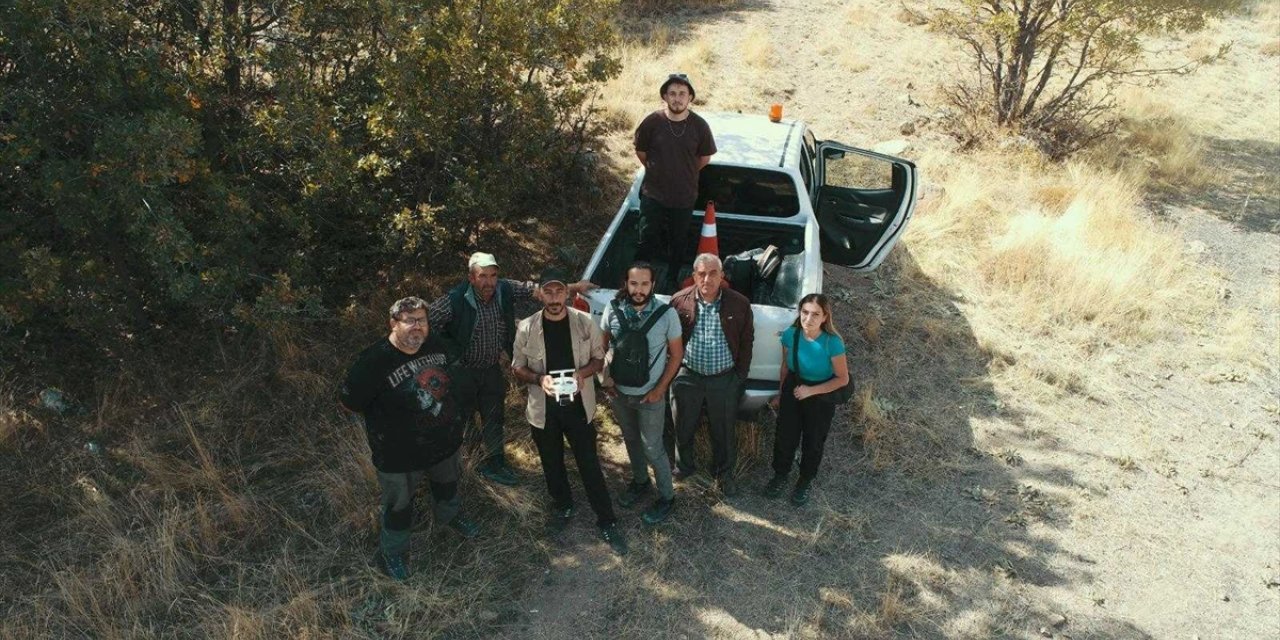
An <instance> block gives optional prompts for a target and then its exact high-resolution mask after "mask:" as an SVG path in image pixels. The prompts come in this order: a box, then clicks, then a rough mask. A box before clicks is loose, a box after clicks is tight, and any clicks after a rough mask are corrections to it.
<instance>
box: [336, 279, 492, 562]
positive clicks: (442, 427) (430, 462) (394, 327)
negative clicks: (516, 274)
mask: <svg viewBox="0 0 1280 640" xmlns="http://www.w3.org/2000/svg"><path fill="white" fill-rule="evenodd" d="M390 315H391V318H390V327H391V332H390V334H389V335H388V336H387V337H386V338H382V339H379V340H378V341H377V342H375V343H373V344H372V345H371V346H369V347H368V348H366V349H365V350H364V351H362V352H360V355H359V356H358V357H357V358H356V361H355V364H353V365H351V369H350V370H348V371H347V377H346V381H345V382H344V383H343V385H342V391H341V394H340V395H339V401H340V402H341V404H342V407H343V408H344V409H345V410H346V411H348V412H349V413H353V414H360V415H361V416H362V417H363V418H364V428H365V435H366V436H367V437H368V440H369V451H370V452H371V453H372V454H373V466H374V468H375V469H376V470H377V477H378V486H379V487H380V488H381V490H382V532H381V534H380V536H379V542H378V555H377V562H378V567H379V568H380V569H381V570H382V571H383V572H384V573H386V574H387V575H388V576H390V577H392V578H394V579H396V580H404V579H406V578H408V577H409V565H408V562H407V560H406V554H407V552H408V549H409V533H410V529H411V528H412V525H413V496H414V493H415V491H416V490H417V487H418V485H419V484H420V483H421V482H422V479H423V477H424V476H425V477H426V478H427V479H428V480H429V482H430V484H431V498H432V503H433V511H434V515H435V522H436V523H437V524H444V525H447V526H448V527H450V528H452V529H453V530H455V531H457V532H458V533H459V534H461V535H462V536H463V537H464V538H473V537H475V536H476V534H478V533H479V527H478V526H477V525H476V524H475V523H473V522H471V521H470V520H467V519H466V518H463V517H462V516H461V515H460V513H459V512H460V510H461V509H460V508H461V501H460V500H459V498H458V477H459V475H460V473H461V469H462V465H461V462H460V459H459V453H458V451H459V448H460V447H461V445H462V421H461V420H460V419H459V416H458V410H457V405H456V403H455V402H454V400H453V397H452V395H451V394H450V392H449V386H450V377H451V376H450V367H449V358H448V355H447V354H446V352H445V345H444V342H443V341H442V340H441V339H440V338H439V337H437V336H435V335H433V334H432V333H431V330H430V326H429V321H428V320H427V303H426V301H424V300H422V299H421V298H416V297H408V298H402V299H400V300H397V301H396V302H395V304H393V305H391V309H390Z"/></svg>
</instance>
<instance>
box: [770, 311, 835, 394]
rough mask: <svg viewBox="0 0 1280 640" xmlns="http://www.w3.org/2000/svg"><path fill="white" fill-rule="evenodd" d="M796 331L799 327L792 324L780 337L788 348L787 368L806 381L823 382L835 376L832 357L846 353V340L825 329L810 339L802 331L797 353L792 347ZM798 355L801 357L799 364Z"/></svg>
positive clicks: (783, 345) (784, 346)
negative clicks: (792, 350)
mask: <svg viewBox="0 0 1280 640" xmlns="http://www.w3.org/2000/svg"><path fill="white" fill-rule="evenodd" d="M796 331H799V329H797V328H796V326H795V325H791V326H790V327H787V330H786V331H783V332H782V337H781V338H779V339H778V341H779V342H781V343H782V347H783V348H784V349H786V350H787V368H788V369H790V370H791V371H792V373H795V374H796V375H797V376H799V377H800V379H802V380H804V381H806V382H815V383H822V382H826V381H827V380H830V379H831V378H833V377H835V375H836V370H835V369H834V368H832V366H831V359H832V358H834V357H836V356H842V355H844V340H841V339H840V336H838V335H835V334H834V333H827V332H825V331H823V332H822V333H820V334H818V337H817V338H816V339H813V340H810V339H808V338H806V337H805V335H804V332H801V333H800V343H799V345H798V348H797V349H796V351H797V353H792V352H791V348H792V346H793V341H794V340H795V335H796ZM797 356H798V357H799V364H798V366H797V362H796V360H797Z"/></svg>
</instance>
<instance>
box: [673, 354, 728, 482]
mask: <svg viewBox="0 0 1280 640" xmlns="http://www.w3.org/2000/svg"><path fill="white" fill-rule="evenodd" d="M671 389H672V392H673V393H674V395H675V398H676V412H675V421H676V466H678V467H679V468H680V473H681V474H682V475H686V476H687V475H690V474H692V473H693V472H694V471H696V470H697V466H698V465H697V463H696V461H695V460H694V453H693V440H694V437H695V436H696V435H697V434H698V421H699V418H701V417H702V406H703V404H705V405H706V407H707V423H708V424H709V425H710V428H709V429H708V434H709V435H710V436H711V475H713V476H714V477H717V478H722V477H730V476H732V475H733V468H734V464H735V463H736V462H737V458H738V428H737V427H738V424H737V422H738V400H739V399H740V398H741V396H742V383H741V381H740V380H738V374H737V373H736V372H735V371H734V370H732V369H730V370H729V371H726V372H724V373H722V374H720V375H714V376H704V375H699V374H697V373H694V372H693V371H692V370H690V369H689V368H688V367H681V368H680V373H679V374H677V375H676V379H675V380H673V381H672V382H671Z"/></svg>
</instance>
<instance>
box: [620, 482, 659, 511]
mask: <svg viewBox="0 0 1280 640" xmlns="http://www.w3.org/2000/svg"><path fill="white" fill-rule="evenodd" d="M651 486H653V485H651V484H649V481H648V480H646V481H644V482H632V483H631V484H629V485H627V489H626V490H625V491H623V492H622V494H621V495H619V496H618V504H619V505H621V506H623V507H627V508H631V507H634V506H635V504H636V503H637V502H639V501H640V498H643V497H644V495H645V494H647V493H649V487H651Z"/></svg>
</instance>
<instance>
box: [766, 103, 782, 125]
mask: <svg viewBox="0 0 1280 640" xmlns="http://www.w3.org/2000/svg"><path fill="white" fill-rule="evenodd" d="M769 121H770V122H781V121H782V105H781V104H777V103H774V104H772V105H770V106H769Z"/></svg>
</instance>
